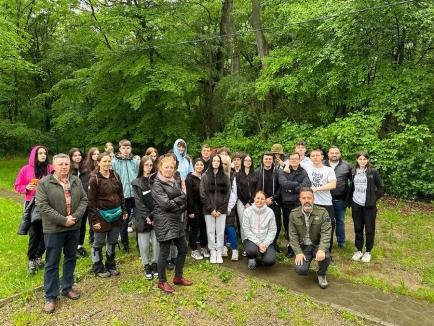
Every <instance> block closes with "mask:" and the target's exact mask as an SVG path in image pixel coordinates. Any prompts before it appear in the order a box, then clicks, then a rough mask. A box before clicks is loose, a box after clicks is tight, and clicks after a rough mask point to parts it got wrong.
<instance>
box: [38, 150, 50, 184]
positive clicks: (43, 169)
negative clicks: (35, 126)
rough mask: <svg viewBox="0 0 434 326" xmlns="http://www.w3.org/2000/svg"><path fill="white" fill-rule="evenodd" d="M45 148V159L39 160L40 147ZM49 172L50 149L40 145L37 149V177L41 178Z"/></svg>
mask: <svg viewBox="0 0 434 326" xmlns="http://www.w3.org/2000/svg"><path fill="white" fill-rule="evenodd" d="M41 148H43V149H44V150H45V156H46V158H45V161H44V162H39V160H38V152H39V149H41ZM47 174H48V150H47V147H45V146H43V145H41V146H38V148H37V149H36V151H35V177H36V178H38V179H41V178H42V177H45V176H46V175H47Z"/></svg>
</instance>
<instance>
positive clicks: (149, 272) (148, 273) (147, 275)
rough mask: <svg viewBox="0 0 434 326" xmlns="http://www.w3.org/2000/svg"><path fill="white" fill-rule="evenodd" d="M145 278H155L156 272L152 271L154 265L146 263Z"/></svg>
mask: <svg viewBox="0 0 434 326" xmlns="http://www.w3.org/2000/svg"><path fill="white" fill-rule="evenodd" d="M145 278H146V279H147V280H152V279H153V278H154V274H153V273H152V267H151V265H149V264H146V265H145Z"/></svg>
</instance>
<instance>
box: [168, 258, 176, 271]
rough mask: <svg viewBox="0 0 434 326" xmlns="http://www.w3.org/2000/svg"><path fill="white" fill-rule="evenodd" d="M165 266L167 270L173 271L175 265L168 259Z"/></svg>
mask: <svg viewBox="0 0 434 326" xmlns="http://www.w3.org/2000/svg"><path fill="white" fill-rule="evenodd" d="M166 266H167V269H168V270H173V269H175V263H174V262H173V259H169V260H168V261H167V264H166Z"/></svg>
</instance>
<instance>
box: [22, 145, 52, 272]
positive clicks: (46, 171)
mask: <svg viewBox="0 0 434 326" xmlns="http://www.w3.org/2000/svg"><path fill="white" fill-rule="evenodd" d="M52 171H53V166H52V165H51V164H48V151H47V148H46V147H45V146H43V145H37V146H35V147H33V148H32V150H31V151H30V155H29V163H28V164H27V165H25V166H23V167H22V168H21V170H20V172H19V173H18V175H17V178H16V180H15V184H14V189H15V191H16V192H17V193H20V194H24V195H25V197H24V200H25V202H24V215H25V216H23V218H24V219H25V221H22V224H21V225H20V230H19V231H18V234H21V235H24V234H27V233H28V234H29V243H28V247H27V258H28V263H27V270H28V272H29V273H30V274H33V273H35V272H36V270H37V269H38V268H43V267H44V262H43V260H42V256H43V254H44V252H45V243H44V232H43V227H42V220H41V215H40V214H39V211H38V208H37V207H36V205H35V199H34V197H35V194H36V189H37V187H38V183H39V181H40V179H42V178H43V177H45V176H47V175H50V173H51V172H52Z"/></svg>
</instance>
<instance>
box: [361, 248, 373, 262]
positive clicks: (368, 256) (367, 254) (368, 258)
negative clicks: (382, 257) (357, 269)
mask: <svg viewBox="0 0 434 326" xmlns="http://www.w3.org/2000/svg"><path fill="white" fill-rule="evenodd" d="M371 258H372V256H371V253H370V252H369V251H367V252H365V254H364V255H363V257H362V259H361V260H362V262H364V263H369V262H370V261H371Z"/></svg>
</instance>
